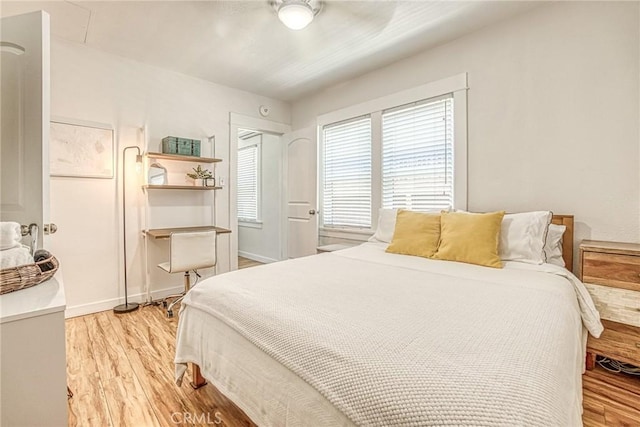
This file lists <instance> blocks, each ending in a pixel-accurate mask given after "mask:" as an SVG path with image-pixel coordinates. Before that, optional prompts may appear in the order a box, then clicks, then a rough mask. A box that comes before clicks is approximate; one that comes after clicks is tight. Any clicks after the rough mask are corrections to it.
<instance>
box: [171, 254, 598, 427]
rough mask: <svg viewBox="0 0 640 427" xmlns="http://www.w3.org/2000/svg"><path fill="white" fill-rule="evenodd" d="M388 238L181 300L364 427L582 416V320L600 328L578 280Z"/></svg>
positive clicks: (223, 282) (223, 281)
mask: <svg viewBox="0 0 640 427" xmlns="http://www.w3.org/2000/svg"><path fill="white" fill-rule="evenodd" d="M384 246H386V245H380V244H374V243H367V244H364V245H361V246H360V247H357V248H354V249H349V250H345V251H340V252H335V253H327V254H322V255H317V256H312V257H307V258H299V259H295V260H290V261H286V262H280V263H274V264H269V265H266V266H262V267H255V268H251V269H246V270H242V271H237V272H232V273H228V274H224V275H221V276H217V277H214V278H211V279H208V280H206V281H204V282H202V283H201V284H199V285H198V286H196V287H194V288H193V289H192V290H191V291H190V292H189V293H188V294H187V296H186V297H185V299H184V302H183V304H184V305H185V306H192V307H195V308H197V309H199V310H201V311H204V312H206V313H208V314H210V315H212V316H215V317H217V318H218V319H220V320H222V321H223V322H225V323H226V324H228V325H229V326H230V327H232V328H233V329H235V330H236V331H237V332H239V333H240V334H242V335H243V336H244V337H245V338H246V339H247V340H249V341H250V342H252V343H253V344H255V345H256V346H257V347H259V348H260V349H262V350H263V351H264V352H266V353H267V354H269V355H270V356H271V357H272V358H274V359H275V360H277V361H278V362H280V363H281V364H282V365H284V366H286V367H287V368H289V369H290V370H291V371H293V372H294V373H296V374H297V375H298V376H300V377H301V378H302V379H304V380H305V381H307V382H308V383H309V384H310V385H312V386H313V387H314V388H315V389H316V390H318V391H319V392H320V393H321V394H322V395H323V396H325V397H326V398H327V399H328V400H329V401H330V402H331V403H332V404H333V405H334V406H335V407H337V408H338V409H339V410H341V411H342V412H343V413H344V414H345V415H346V416H348V417H349V418H350V419H351V420H352V421H353V422H354V423H355V424H358V425H378V426H383V425H406V426H410V425H414V426H418V425H422V426H424V425H484V426H497V425H509V426H514V425H526V426H549V425H563V426H565V425H579V424H580V423H581V421H580V413H581V372H582V366H583V364H584V363H583V361H584V359H583V352H584V345H585V343H584V341H583V337H582V330H583V326H582V325H583V319H584V325H585V326H586V327H587V328H589V329H590V330H591V332H592V333H594V334H595V335H599V333H600V331H601V328H602V325H601V324H600V322H599V319H598V317H597V316H598V315H597V311H595V309H593V310H591V308H592V307H593V304H592V302H591V301H590V299H589V296H588V293H586V290H584V287H583V286H582V284H581V283H580V282H579V281H578V280H577V279H576V280H567V278H566V277H561V276H560V275H558V274H556V273H557V272H556V273H554V272H552V274H549V272H548V271H545V270H548V269H549V268H548V267H547V266H543V267H544V268H540V269H536V267H534V266H530V265H527V266H526V267H525V268H524V269H522V268H519V266H518V265H515V264H517V263H509V264H508V265H507V266H506V267H505V268H504V269H502V270H498V269H491V268H485V267H478V266H474V265H466V264H460V263H454V262H447V261H433V260H426V259H421V258H417V257H409V256H403V255H394V254H386V253H384ZM521 265H524V264H521ZM559 271H562V269H560V270H558V272H559ZM565 271H566V270H565ZM567 274H570V273H568V272H567ZM567 274H565V276H566V275H567ZM577 295H580V298H581V299H582V300H583V301H580V299H579V298H578V297H577ZM178 333H179V335H183V334H184V335H185V336H186V335H188V331H187V330H182V329H181V328H179V331H178ZM179 341H181V340H180V339H179ZM185 341H186V340H185ZM197 342H198V339H197V337H195V338H194V339H193V340H192V344H193V345H197ZM176 352H177V354H176V359H177V360H180V359H181V348H180V347H178V348H177V349H176ZM184 369H185V366H184V365H181V366H179V367H178V369H177V373H178V374H177V375H178V378H177V381H178V383H179V382H180V380H181V377H182V374H184Z"/></svg>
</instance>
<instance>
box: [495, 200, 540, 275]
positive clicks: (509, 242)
mask: <svg viewBox="0 0 640 427" xmlns="http://www.w3.org/2000/svg"><path fill="white" fill-rule="evenodd" d="M551 217H552V214H551V212H549V211H537V212H524V213H516V214H507V215H505V216H504V218H503V220H502V228H501V230H500V259H502V260H503V261H519V262H526V263H529V264H542V263H544V262H545V254H544V244H545V240H546V237H547V230H548V229H549V224H550V223H551Z"/></svg>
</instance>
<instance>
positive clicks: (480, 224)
mask: <svg viewBox="0 0 640 427" xmlns="http://www.w3.org/2000/svg"><path fill="white" fill-rule="evenodd" d="M502 217H504V211H501V212H493V213H486V214H477V213H467V212H442V214H441V219H440V226H441V227H440V244H439V246H438V251H437V252H436V254H435V255H434V256H433V258H434V259H442V260H447V261H459V262H466V263H469V264H477V265H484V266H486V267H494V268H502V262H501V261H500V255H499V252H498V245H499V243H500V228H501V226H502Z"/></svg>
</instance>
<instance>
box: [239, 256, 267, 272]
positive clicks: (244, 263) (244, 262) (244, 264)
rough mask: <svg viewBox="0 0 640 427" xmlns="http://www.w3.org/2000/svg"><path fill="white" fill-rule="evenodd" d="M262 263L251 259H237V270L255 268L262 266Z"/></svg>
mask: <svg viewBox="0 0 640 427" xmlns="http://www.w3.org/2000/svg"><path fill="white" fill-rule="evenodd" d="M262 264H263V263H261V262H258V261H254V260H252V259H249V258H245V257H241V256H239V257H238V268H239V269H243V268H249V267H255V266H257V265H262Z"/></svg>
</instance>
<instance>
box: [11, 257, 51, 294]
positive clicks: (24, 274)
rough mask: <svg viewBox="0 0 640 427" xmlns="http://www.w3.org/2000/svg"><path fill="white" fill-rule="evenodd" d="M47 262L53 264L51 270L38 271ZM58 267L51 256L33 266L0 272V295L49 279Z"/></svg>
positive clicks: (23, 266)
mask: <svg viewBox="0 0 640 427" xmlns="http://www.w3.org/2000/svg"><path fill="white" fill-rule="evenodd" d="M48 262H50V263H51V264H53V268H52V269H51V270H47V271H45V272H43V271H42V270H41V269H40V265H42V264H46V263H48ZM59 265H60V263H59V262H58V260H57V259H56V257H54V256H52V257H50V258H47V259H43V260H42V261H38V262H36V263H35V264H25V265H19V266H17V267H12V268H5V269H3V270H0V295H2V294H7V293H9V292H13V291H19V290H20V289H27V288H30V287H32V286H35V285H38V284H40V283H42V282H44V281H47V280H49V279H51V278H52V277H53V275H54V274H56V271H58V266H59Z"/></svg>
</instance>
